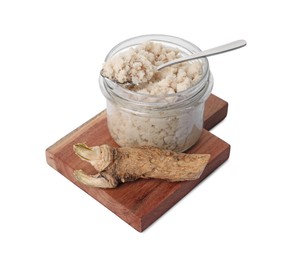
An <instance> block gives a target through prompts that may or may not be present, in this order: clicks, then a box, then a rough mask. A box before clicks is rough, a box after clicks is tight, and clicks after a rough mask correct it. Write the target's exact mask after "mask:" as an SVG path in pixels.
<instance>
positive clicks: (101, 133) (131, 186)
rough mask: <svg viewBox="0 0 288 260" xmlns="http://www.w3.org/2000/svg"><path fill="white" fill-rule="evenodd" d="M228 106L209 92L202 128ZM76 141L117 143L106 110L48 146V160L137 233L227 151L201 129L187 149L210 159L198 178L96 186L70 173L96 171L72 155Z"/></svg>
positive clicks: (222, 115) (225, 156)
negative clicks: (109, 127)
mask: <svg viewBox="0 0 288 260" xmlns="http://www.w3.org/2000/svg"><path fill="white" fill-rule="evenodd" d="M227 107H228V104H227V102H225V101H223V100H222V99H220V98H218V97H216V96H214V95H211V96H210V97H209V99H208V100H207V102H206V104H205V113H204V126H205V128H206V129H210V128H211V127H213V126H215V125H216V124H217V123H218V122H220V121H221V120H223V119H224V118H225V116H226V114H227ZM75 143H86V144H87V145H90V146H92V145H93V146H94V145H100V144H103V143H106V144H109V145H111V146H117V144H116V143H115V142H114V141H113V140H112V138H111V136H110V134H109V132H108V128H107V123H106V112H105V111H103V112H102V113H100V114H98V115H97V116H95V117H93V118H92V119H90V120H89V121H87V122H86V123H84V124H83V125H81V126H80V127H78V128H77V129H75V130H74V131H72V132H71V133H70V134H68V135H66V136H65V137H63V138H62V139H60V140H59V141H58V142H56V143H55V144H53V145H52V146H50V147H49V148H47V150H46V159H47V163H48V164H49V165H50V166H51V167H53V168H54V169H55V170H57V171H58V172H60V173H61V174H63V175H64V176H65V177H66V178H67V179H68V180H70V181H71V182H73V183H74V184H75V185H77V186H78V187H80V188H81V189H82V190H84V191H85V192H87V193H88V194H89V195H90V196H92V197H93V198H94V199H96V200H97V201H99V202H100V203H102V204H103V205H104V206H105V207H107V208H108V209H109V210H111V211H112V212H114V213H115V214H116V215H117V216H119V217H120V218H121V219H123V220H124V221H125V222H126V223H128V224H129V225H131V226H132V227H133V228H135V229H136V230H138V231H140V232H142V231H143V230H144V229H146V228H147V227H148V226H150V225H151V224H152V223H153V222H154V221H155V220H157V219H158V218H159V217H160V216H161V215H163V214H164V213H165V212H166V211H167V210H168V209H169V208H171V207H172V206H173V205H175V204H176V203H177V202H178V201H179V200H180V199H181V198H183V197H184V196H185V195H186V194H187V193H188V192H190V191H191V190H192V189H193V188H194V187H195V186H196V185H197V184H199V183H200V182H201V181H202V180H203V179H205V178H206V177H207V176H208V175H209V174H210V173H212V172H213V171H214V170H215V169H216V168H217V167H219V166H220V165H221V164H222V163H223V162H224V161H226V160H227V159H228V157H229V154H230V146H229V144H227V143H226V142H224V141H223V140H221V139H219V138H218V137H216V136H214V135H213V134H211V133H210V132H209V131H207V130H204V131H203V133H202V135H201V138H200V140H199V141H198V142H197V144H196V145H195V146H193V147H192V148H191V149H189V150H188V151H186V152H187V153H209V154H211V158H210V161H209V163H208V165H207V167H206V168H205V171H204V172H203V174H202V176H201V177H200V178H199V179H198V180H196V181H187V182H177V183H171V182H166V181H162V180H154V179H153V180H138V181H135V182H130V183H125V184H122V185H120V186H118V187H117V188H115V189H97V188H91V187H87V186H85V185H83V184H81V183H79V182H78V181H77V180H76V179H75V178H74V176H73V174H72V173H73V171H74V170H75V169H83V170H84V171H86V172H88V173H93V172H94V171H95V170H94V169H93V167H92V166H91V165H89V164H87V163H85V162H84V161H81V160H80V159H79V158H78V157H77V156H76V155H75V154H74V151H73V144H75Z"/></svg>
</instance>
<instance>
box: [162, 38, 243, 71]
mask: <svg viewBox="0 0 288 260" xmlns="http://www.w3.org/2000/svg"><path fill="white" fill-rule="evenodd" d="M246 44H247V43H246V41H244V40H238V41H234V42H230V43H227V44H224V45H221V46H218V47H215V48H212V49H209V50H206V51H201V52H197V53H194V54H192V55H189V56H184V57H181V58H179V59H176V60H172V61H169V62H167V63H164V64H162V65H160V66H158V67H157V70H161V69H163V68H165V67H168V66H171V65H174V64H177V63H181V62H184V61H188V60H194V59H199V58H203V57H208V56H212V55H216V54H221V53H224V52H227V51H233V50H236V49H238V48H241V47H244V46H245V45H246Z"/></svg>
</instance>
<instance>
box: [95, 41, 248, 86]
mask: <svg viewBox="0 0 288 260" xmlns="http://www.w3.org/2000/svg"><path fill="white" fill-rule="evenodd" d="M246 44H247V43H246V41H245V40H237V41H234V42H230V43H227V44H224V45H220V46H218V47H215V48H212V49H208V50H205V51H200V52H197V53H194V54H192V55H189V56H184V57H181V58H179V59H176V60H172V61H169V62H166V63H164V64H162V65H159V66H157V67H155V71H159V70H161V69H163V68H166V67H168V66H172V65H174V64H178V63H181V62H184V61H189V60H194V59H199V58H203V57H208V56H212V55H216V54H221V53H224V52H228V51H233V50H236V49H239V48H241V47H244V46H245V45H246ZM100 75H101V76H102V77H104V78H106V79H108V80H110V81H113V82H114V83H117V84H121V85H125V87H129V86H134V85H135V84H133V83H132V82H122V83H121V82H118V81H116V80H111V79H109V78H107V77H106V76H105V75H103V70H101V72H100Z"/></svg>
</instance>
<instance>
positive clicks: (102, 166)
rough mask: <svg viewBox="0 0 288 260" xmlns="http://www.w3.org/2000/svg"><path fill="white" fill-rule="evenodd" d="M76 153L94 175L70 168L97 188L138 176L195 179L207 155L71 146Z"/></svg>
mask: <svg viewBox="0 0 288 260" xmlns="http://www.w3.org/2000/svg"><path fill="white" fill-rule="evenodd" d="M73 148H74V151H75V153H76V155H78V156H79V157H80V158H81V159H82V160H84V161H87V162H89V163H90V164H91V165H92V166H93V167H94V168H95V169H96V170H97V172H98V173H97V174H95V175H89V174H86V173H85V172H84V171H83V170H76V171H74V175H75V177H76V179H77V180H78V181H80V182H81V183H83V184H85V185H88V186H92V187H97V188H115V187H116V186H117V185H118V184H120V183H124V182H128V181H134V180H137V179H140V178H144V179H148V178H157V179H163V180H167V181H171V182H175V181H186V180H195V179H198V178H199V177H200V176H201V174H202V172H203V170H204V169H205V167H206V165H207V163H208V161H209V158H210V155H209V154H184V153H176V152H173V151H170V150H162V149H159V148H156V147H139V148H129V147H121V148H113V147H110V146H108V145H105V144H104V145H100V146H94V147H88V146H86V145H85V144H76V145H74V146H73Z"/></svg>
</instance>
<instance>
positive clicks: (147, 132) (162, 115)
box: [99, 35, 213, 152]
mask: <svg viewBox="0 0 288 260" xmlns="http://www.w3.org/2000/svg"><path fill="white" fill-rule="evenodd" d="M147 41H154V42H159V43H162V44H163V45H166V46H169V47H173V48H177V49H178V50H180V53H181V55H183V56H184V55H191V54H192V53H195V52H199V51H200V49H199V48H198V47H197V46H195V45H194V44H192V43H190V42H188V41H186V40H184V39H181V38H177V37H174V36H168V35H143V36H138V37H135V38H131V39H128V40H125V41H123V42H121V43H119V44H118V45H116V46H115V47H114V48H113V49H112V50H111V51H110V52H109V53H108V55H107V57H106V59H105V61H106V60H107V59H108V58H110V57H111V56H113V55H116V54H118V53H119V52H122V51H125V50H127V49H129V48H131V47H135V46H137V45H139V44H142V43H143V42H147ZM197 61H198V62H200V63H201V65H202V70H203V73H202V76H201V79H200V80H199V81H198V83H197V84H196V85H195V86H193V87H190V88H188V89H186V90H184V91H181V92H178V93H173V94H167V95H166V96H164V97H163V96H161V97H159V96H152V95H147V94H140V93H136V92H134V91H130V90H128V89H126V88H123V87H121V86H120V85H118V84H116V83H114V82H112V81H110V80H107V79H105V78H103V77H102V76H100V77H99V84H100V88H101V91H102V93H103V95H104V96H105V97H106V101H107V123H108V129H109V132H110V134H111V136H112V138H113V139H114V140H115V142H116V143H117V144H118V145H120V146H130V147H136V146H156V147H159V148H162V149H169V150H173V151H177V152H183V151H185V150H187V149H188V148H190V147H191V146H193V145H194V144H195V143H196V142H197V141H198V139H199V137H200V135H201V132H202V129H203V115H204V104H205V101H206V100H207V98H208V97H209V95H210V93H211V91H212V87H213V77H212V74H211V73H210V70H209V63H208V60H207V59H206V58H201V59H198V60H197ZM191 62H193V61H191Z"/></svg>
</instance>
